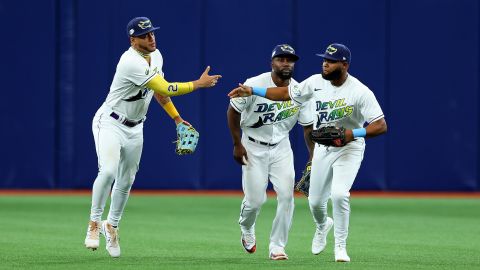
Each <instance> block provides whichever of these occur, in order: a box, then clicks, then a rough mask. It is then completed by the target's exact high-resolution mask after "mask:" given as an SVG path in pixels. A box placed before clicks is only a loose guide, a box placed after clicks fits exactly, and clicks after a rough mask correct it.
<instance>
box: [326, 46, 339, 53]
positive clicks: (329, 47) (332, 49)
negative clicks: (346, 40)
mask: <svg viewBox="0 0 480 270" xmlns="http://www.w3.org/2000/svg"><path fill="white" fill-rule="evenodd" d="M336 52H337V48H335V47H332V45H330V46H328V48H327V51H326V53H328V54H330V55H332V54H334V53H336Z"/></svg>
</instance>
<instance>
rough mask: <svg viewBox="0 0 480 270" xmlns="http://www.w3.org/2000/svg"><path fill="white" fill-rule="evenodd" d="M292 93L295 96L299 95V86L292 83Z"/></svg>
mask: <svg viewBox="0 0 480 270" xmlns="http://www.w3.org/2000/svg"><path fill="white" fill-rule="evenodd" d="M292 93H293V94H294V95H295V96H296V97H299V96H301V93H300V88H299V87H298V85H294V86H293V87H292Z"/></svg>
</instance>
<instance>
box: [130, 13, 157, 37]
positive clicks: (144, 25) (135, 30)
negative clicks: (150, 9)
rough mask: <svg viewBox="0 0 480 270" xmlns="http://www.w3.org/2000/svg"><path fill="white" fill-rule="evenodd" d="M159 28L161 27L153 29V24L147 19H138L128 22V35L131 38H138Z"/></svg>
mask: <svg viewBox="0 0 480 270" xmlns="http://www.w3.org/2000/svg"><path fill="white" fill-rule="evenodd" d="M159 28H160V27H153V25H152V22H151V21H150V19H149V18H147V17H136V18H133V19H132V20H131V21H130V22H128V24H127V35H128V36H130V37H138V36H141V35H144V34H146V33H150V32H152V31H154V30H157V29H159Z"/></svg>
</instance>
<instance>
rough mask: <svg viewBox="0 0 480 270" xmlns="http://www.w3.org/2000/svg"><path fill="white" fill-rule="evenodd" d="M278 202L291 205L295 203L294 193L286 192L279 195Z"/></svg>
mask: <svg viewBox="0 0 480 270" xmlns="http://www.w3.org/2000/svg"><path fill="white" fill-rule="evenodd" d="M277 201H278V203H279V204H281V203H286V204H290V203H292V202H293V192H284V193H278V194H277Z"/></svg>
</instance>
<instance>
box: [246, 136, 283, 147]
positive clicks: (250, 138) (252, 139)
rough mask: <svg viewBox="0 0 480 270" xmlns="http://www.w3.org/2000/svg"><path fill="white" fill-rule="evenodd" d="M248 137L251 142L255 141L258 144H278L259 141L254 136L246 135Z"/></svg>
mask: <svg viewBox="0 0 480 270" xmlns="http://www.w3.org/2000/svg"><path fill="white" fill-rule="evenodd" d="M248 139H249V140H250V141H252V142H256V143H259V144H261V145H266V146H275V145H277V144H278V143H266V142H261V141H259V140H255V139H254V138H252V137H250V136H248Z"/></svg>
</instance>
